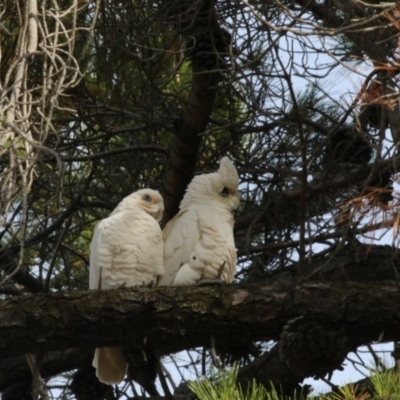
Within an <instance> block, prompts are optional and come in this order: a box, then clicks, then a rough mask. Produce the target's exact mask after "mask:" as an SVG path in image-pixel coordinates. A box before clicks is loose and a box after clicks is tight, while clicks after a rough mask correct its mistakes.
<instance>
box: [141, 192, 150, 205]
mask: <svg viewBox="0 0 400 400" xmlns="http://www.w3.org/2000/svg"><path fill="white" fill-rule="evenodd" d="M142 200H143V201H146V202H147V203H151V196H150V195H149V194H145V195H144V196H143V197H142Z"/></svg>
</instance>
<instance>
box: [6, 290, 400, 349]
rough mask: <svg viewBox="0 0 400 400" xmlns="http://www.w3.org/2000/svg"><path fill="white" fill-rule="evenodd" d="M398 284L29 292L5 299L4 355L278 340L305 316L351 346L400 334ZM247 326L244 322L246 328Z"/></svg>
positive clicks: (399, 291)
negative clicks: (339, 331)
mask: <svg viewBox="0 0 400 400" xmlns="http://www.w3.org/2000/svg"><path fill="white" fill-rule="evenodd" d="M399 304H400V290H399V287H398V284H397V283H393V282H388V283H380V284H377V283H358V282H347V283H343V282H342V283H339V284H337V283H333V284H322V283H313V284H306V285H290V284H276V285H274V286H265V285H225V286H221V287H209V286H207V287H190V288H151V289H148V288H135V289H119V290H109V291H89V292H74V293H57V294H49V295H37V296H35V297H31V296H25V297H22V298H21V297H20V298H18V299H15V300H14V299H13V300H9V301H4V302H3V303H2V304H1V305H0V337H1V338H2V340H1V343H0V354H2V355H12V354H22V353H28V352H38V351H49V350H62V349H66V348H71V347H93V346H106V345H111V344H122V345H129V346H137V347H140V346H141V345H142V344H143V343H144V341H146V343H147V345H149V346H154V347H156V348H160V349H163V350H164V351H171V352H176V351H179V350H183V349H189V348H193V347H197V346H203V345H208V343H209V337H210V334H211V333H213V334H214V336H215V338H216V342H217V347H218V345H219V344H222V343H225V341H226V337H229V338H230V344H231V345H235V344H243V343H249V342H251V341H254V340H277V339H279V336H280V334H281V331H282V328H283V326H284V325H285V324H286V323H287V321H288V320H291V319H293V318H296V317H298V316H301V315H305V316H307V317H309V316H312V317H313V318H314V319H315V318H317V319H318V320H321V321H322V320H323V321H331V322H330V324H332V325H334V326H337V327H339V326H340V327H341V328H343V329H344V330H345V332H346V335H347V336H348V338H349V340H348V342H349V343H351V346H352V347H356V346H358V345H361V344H363V343H368V342H371V341H374V340H377V339H378V337H379V336H380V335H381V333H382V332H383V331H384V333H385V336H384V339H385V340H399V339H400V306H399ZM244 327H246V329H244Z"/></svg>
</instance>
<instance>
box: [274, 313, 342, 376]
mask: <svg viewBox="0 0 400 400" xmlns="http://www.w3.org/2000/svg"><path fill="white" fill-rule="evenodd" d="M349 350H350V349H349V346H348V345H347V340H346V335H345V332H344V330H343V329H339V330H337V329H334V328H332V327H329V326H326V325H325V324H323V323H321V322H319V321H316V320H314V319H310V318H307V319H306V318H305V317H303V316H301V317H298V318H295V319H292V320H290V321H289V322H288V323H287V324H286V325H285V327H284V328H283V331H282V334H281V339H280V342H279V352H280V356H281V360H282V361H283V362H285V363H286V364H287V365H288V366H289V367H290V368H291V369H292V370H293V371H294V372H295V373H296V374H298V375H299V376H300V377H304V378H305V377H309V376H314V377H316V378H323V377H324V376H325V375H326V374H328V373H332V372H333V371H334V370H336V369H339V370H342V369H343V368H342V366H341V364H342V362H343V360H344V358H345V357H346V355H347V353H348V352H349Z"/></svg>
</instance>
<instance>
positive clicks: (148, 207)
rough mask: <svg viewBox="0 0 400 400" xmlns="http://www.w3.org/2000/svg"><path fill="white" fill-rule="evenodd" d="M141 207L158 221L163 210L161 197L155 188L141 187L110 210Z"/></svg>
mask: <svg viewBox="0 0 400 400" xmlns="http://www.w3.org/2000/svg"><path fill="white" fill-rule="evenodd" d="M137 207H139V208H141V209H143V210H144V211H146V212H147V213H148V214H149V215H151V216H152V217H153V218H154V219H155V220H156V221H158V222H160V221H161V218H162V215H163V212H164V202H163V198H162V196H161V195H160V193H159V192H158V191H157V190H153V189H149V188H146V189H141V190H138V191H137V192H134V193H132V194H130V195H129V196H126V197H125V198H124V199H122V201H121V202H120V203H119V204H118V206H117V207H116V209H115V210H114V211H113V212H112V214H115V213H117V212H120V211H123V210H126V209H129V208H137Z"/></svg>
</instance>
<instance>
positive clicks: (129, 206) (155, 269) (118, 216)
mask: <svg viewBox="0 0 400 400" xmlns="http://www.w3.org/2000/svg"><path fill="white" fill-rule="evenodd" d="M163 211H164V203H163V199H162V197H161V195H160V193H158V192H157V191H155V190H152V189H142V190H138V191H137V192H135V193H132V194H131V195H129V196H127V197H125V198H124V199H123V200H122V201H121V202H120V203H119V204H118V206H117V207H116V208H115V210H114V211H113V212H112V213H111V214H110V216H109V217H108V218H105V219H103V220H101V221H100V222H99V223H98V224H97V226H96V228H95V230H94V235H93V239H92V242H91V244H90V274H89V288H90V289H114V288H118V287H120V286H122V285H124V286H127V287H130V286H142V285H146V286H147V285H151V284H155V282H156V281H157V278H158V277H160V276H161V275H163V273H164V266H163V264H164V261H163V252H164V243H163V240H162V233H161V228H160V225H159V221H160V220H161V217H162V214H163ZM93 366H94V367H95V368H96V375H97V377H98V378H99V380H100V381H101V382H103V383H107V384H117V383H119V382H121V381H122V379H124V376H125V374H126V371H127V366H128V364H127V362H126V359H125V356H124V352H123V349H122V348H119V347H102V348H97V349H96V351H95V354H94V359H93Z"/></svg>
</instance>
